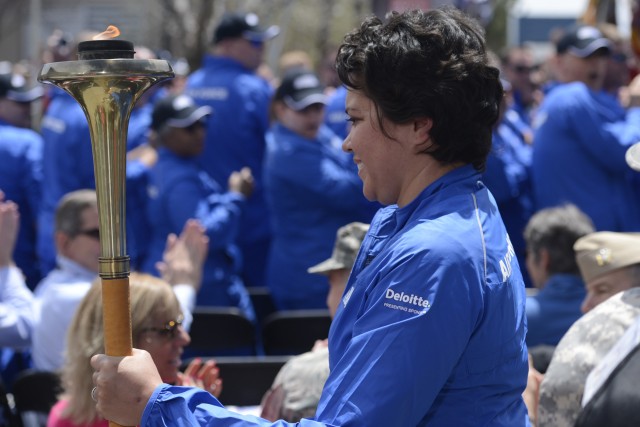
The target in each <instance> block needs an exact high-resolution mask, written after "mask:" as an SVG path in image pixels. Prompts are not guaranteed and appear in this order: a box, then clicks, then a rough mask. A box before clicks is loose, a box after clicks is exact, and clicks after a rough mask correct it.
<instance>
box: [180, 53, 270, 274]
mask: <svg viewBox="0 0 640 427" xmlns="http://www.w3.org/2000/svg"><path fill="white" fill-rule="evenodd" d="M185 93H186V94H187V95H189V96H191V97H192V98H193V99H194V100H195V101H196V102H197V103H198V104H200V105H208V106H210V107H211V108H212V109H213V114H212V115H211V117H210V118H209V120H208V121H207V140H206V143H205V148H204V151H203V153H202V154H201V155H200V156H199V157H198V163H199V165H200V167H201V168H202V169H204V170H205V171H206V172H207V173H208V174H209V175H210V176H211V177H212V178H213V179H214V180H215V181H216V182H218V183H220V184H224V183H226V182H227V179H228V178H229V175H231V173H232V172H234V171H237V170H240V169H241V168H243V167H245V166H248V167H250V168H251V171H252V173H253V177H254V180H255V188H254V191H253V194H252V195H251V197H250V198H248V200H247V208H246V209H245V210H244V212H243V213H242V217H241V222H240V224H241V226H240V229H239V232H238V244H239V246H240V247H241V249H242V251H243V252H244V254H245V258H247V259H246V261H247V263H248V264H247V267H248V268H251V267H254V268H253V270H258V269H259V268H258V266H259V265H263V264H264V260H263V259H261V258H264V257H265V255H266V254H260V253H256V252H255V251H256V250H257V248H258V246H257V245H256V244H255V243H256V242H257V241H263V240H265V239H266V240H267V241H268V239H269V237H270V235H271V230H270V227H269V211H268V209H267V205H266V202H265V199H264V193H263V186H262V162H263V159H264V152H265V139H264V135H265V133H266V132H267V130H268V129H269V103H270V102H271V94H272V93H273V89H272V88H271V86H269V84H268V83H267V82H266V80H264V79H263V78H261V77H259V76H257V75H256V74H255V72H254V71H253V70H249V69H247V68H245V67H244V66H243V65H242V64H240V63H239V62H237V61H235V60H233V59H230V58H224V57H218V56H210V55H205V57H204V59H203V64H202V68H201V69H199V70H197V71H195V72H194V73H193V74H191V75H190V76H189V78H188V80H187V85H186V87H185ZM254 257H255V258H257V259H254ZM246 274H247V275H248V276H252V275H253V273H252V271H247V272H246ZM252 281H254V282H255V283H254V286H264V277H252Z"/></svg>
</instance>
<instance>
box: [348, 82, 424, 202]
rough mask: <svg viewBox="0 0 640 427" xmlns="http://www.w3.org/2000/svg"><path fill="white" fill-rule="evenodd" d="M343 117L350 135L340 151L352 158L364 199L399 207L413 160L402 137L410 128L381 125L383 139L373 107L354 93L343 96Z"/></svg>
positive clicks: (353, 91) (388, 123)
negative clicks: (348, 124)
mask: <svg viewBox="0 0 640 427" xmlns="http://www.w3.org/2000/svg"><path fill="white" fill-rule="evenodd" d="M346 106H347V109H346V111H347V115H348V116H349V121H350V122H351V131H350V132H349V135H348V136H347V138H346V139H345V141H344V143H343V144H342V149H343V150H344V151H347V152H351V153H352V154H353V161H354V162H355V163H356V165H357V166H358V176H359V177H360V179H361V180H362V182H363V192H364V196H365V197H366V198H367V199H368V200H376V201H378V202H380V203H382V204H383V205H391V204H394V203H399V201H400V200H402V195H403V194H404V193H405V192H406V190H407V187H408V185H409V184H410V179H411V176H410V173H409V171H408V169H407V165H408V164H409V162H410V161H411V160H412V157H415V154H412V153H411V151H410V150H409V146H408V144H407V143H406V142H405V138H404V137H403V135H405V134H406V132H407V130H408V128H409V127H410V126H411V125H398V124H394V123H391V122H388V121H387V122H385V130H386V131H387V133H388V134H389V135H391V136H393V137H394V139H390V138H388V137H387V136H385V135H384V134H383V133H382V131H381V129H380V126H379V124H378V117H377V113H376V109H375V105H374V103H373V102H372V101H371V99H369V98H367V97H366V96H365V95H364V94H363V93H362V92H360V91H358V90H351V89H350V90H349V91H348V93H347V101H346Z"/></svg>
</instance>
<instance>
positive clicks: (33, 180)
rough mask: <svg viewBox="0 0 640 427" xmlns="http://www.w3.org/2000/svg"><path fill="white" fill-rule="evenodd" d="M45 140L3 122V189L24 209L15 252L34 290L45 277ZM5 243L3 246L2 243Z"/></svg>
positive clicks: (0, 143) (0, 149) (0, 171)
mask: <svg viewBox="0 0 640 427" xmlns="http://www.w3.org/2000/svg"><path fill="white" fill-rule="evenodd" d="M42 149H43V147H42V137H41V136H40V135H39V134H37V133H36V132H34V131H32V130H31V129H23V128H19V127H15V126H11V125H10V124H9V123H6V122H4V121H2V120H0V190H2V191H3V192H4V195H5V200H11V201H13V202H15V203H16V204H17V205H18V207H19V208H20V230H19V232H18V240H17V241H16V247H15V250H14V253H13V258H14V260H15V262H16V265H17V266H18V267H20V269H21V270H22V272H23V274H24V275H25V276H26V281H27V285H28V286H29V287H30V288H31V289H34V288H35V286H36V285H37V284H38V282H39V281H40V278H41V274H40V268H39V266H38V257H37V253H36V231H37V216H38V211H39V209H40V194H41V191H40V185H41V183H42ZM0 244H3V243H0Z"/></svg>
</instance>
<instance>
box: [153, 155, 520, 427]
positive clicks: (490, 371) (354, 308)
mask: <svg viewBox="0 0 640 427" xmlns="http://www.w3.org/2000/svg"><path fill="white" fill-rule="evenodd" d="M524 309H525V293H524V286H523V283H522V277H521V276H520V271H519V270H518V264H517V263H516V262H515V257H514V253H513V248H512V247H511V244H510V243H509V239H508V236H507V233H506V231H505V228H504V225H503V224H502V221H501V220H500V217H499V215H498V213H497V208H496V204H495V201H494V200H493V197H492V196H491V195H490V193H489V191H488V190H487V189H486V187H484V185H483V184H482V183H481V182H480V174H478V173H477V172H476V171H474V170H473V169H472V168H471V167H470V166H464V167H461V168H458V169H456V170H454V171H452V172H450V173H448V174H447V175H445V176H443V177H442V178H440V179H439V180H437V181H436V182H434V183H432V184H431V185H430V186H428V187H427V188H426V189H425V190H424V191H423V192H422V193H421V194H420V195H419V196H418V197H417V198H416V199H415V200H414V201H412V202H411V203H410V204H408V205H407V206H405V207H403V208H401V209H398V208H397V207H396V206H392V207H388V208H386V209H383V210H381V211H380V212H379V213H378V215H376V217H375V218H374V221H373V223H372V224H371V229H370V230H369V233H368V234H367V236H366V238H365V240H364V242H363V244H362V249H361V250H360V253H359V254H358V257H357V259H356V263H355V265H354V269H353V272H352V274H351V277H350V278H349V282H348V284H347V287H346V291H345V294H344V296H343V299H342V304H341V306H340V308H339V309H338V313H337V315H336V318H335V320H334V321H333V324H332V325H331V331H330V334H329V355H330V356H329V357H330V367H331V373H330V374H329V378H328V380H327V382H326V384H325V388H324V391H323V393H322V397H321V399H320V404H319V406H318V411H317V413H316V420H315V421H314V420H303V421H301V422H300V423H299V424H297V425H299V426H301V427H303V426H309V427H310V426H322V425H324V426H342V427H346V426H350V427H351V426H353V427H363V426H367V427H375V426H403V427H410V426H431V427H450V426H456V427H465V426H469V427H477V426H492V427H497V426H504V427H518V426H526V425H528V417H527V410H526V408H525V405H524V402H523V401H522V397H521V393H522V391H523V390H524V388H525V385H526V382H527V371H528V364H527V348H526V345H525V334H526V320H525V314H524ZM175 420H181V421H182V422H183V423H184V424H185V425H216V426H220V427H231V426H268V425H274V426H285V425H293V424H288V423H284V422H277V423H273V424H272V423H269V422H267V421H265V420H259V419H257V418H255V417H250V416H242V415H237V414H234V413H232V412H230V411H227V410H225V409H224V408H222V407H221V405H220V403H219V402H218V401H217V400H216V399H215V398H214V397H213V396H211V395H210V394H209V393H207V392H205V391H202V390H197V389H189V388H183V387H172V386H169V385H166V384H163V385H160V386H158V387H157V388H156V390H155V391H154V393H153V395H152V397H151V399H150V400H149V402H148V403H147V406H146V408H145V411H144V413H143V417H142V423H141V426H143V427H147V426H149V427H155V426H164V425H167V423H169V422H172V421H173V422H175Z"/></svg>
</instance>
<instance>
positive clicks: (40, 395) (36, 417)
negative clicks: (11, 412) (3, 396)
mask: <svg viewBox="0 0 640 427" xmlns="http://www.w3.org/2000/svg"><path fill="white" fill-rule="evenodd" d="M61 392H62V384H61V381H60V377H59V376H58V374H56V373H55V372H49V371H38V370H35V369H28V370H26V371H23V372H21V373H20V374H18V376H17V377H16V379H15V381H14V383H13V387H12V394H13V402H14V405H15V412H16V415H17V417H18V418H19V420H20V421H21V422H22V426H23V427H45V426H46V425H47V417H48V416H49V411H50V410H51V408H52V407H53V405H55V403H56V402H57V401H58V395H59V394H60V393H61Z"/></svg>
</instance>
